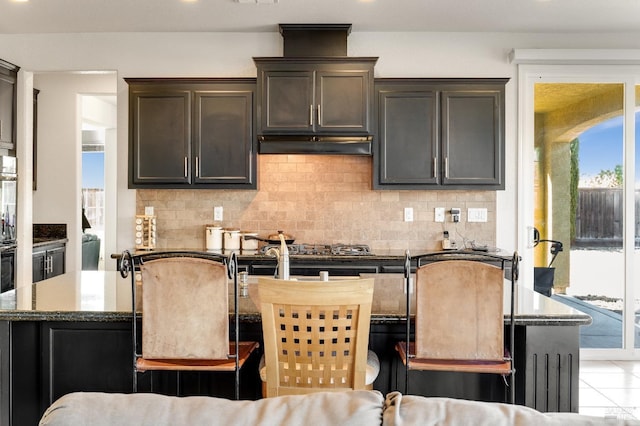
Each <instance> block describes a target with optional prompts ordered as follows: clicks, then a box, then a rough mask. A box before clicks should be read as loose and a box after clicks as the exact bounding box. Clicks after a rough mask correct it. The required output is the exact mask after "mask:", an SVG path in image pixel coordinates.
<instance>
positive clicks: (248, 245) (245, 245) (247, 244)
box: [240, 231, 258, 252]
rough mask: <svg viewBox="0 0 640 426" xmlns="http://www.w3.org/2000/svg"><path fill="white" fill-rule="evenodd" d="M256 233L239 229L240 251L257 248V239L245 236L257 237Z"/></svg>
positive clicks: (249, 250)
mask: <svg viewBox="0 0 640 426" xmlns="http://www.w3.org/2000/svg"><path fill="white" fill-rule="evenodd" d="M257 236H258V233H257V232H253V231H240V245H241V246H242V251H246V252H251V251H256V250H258V240H256V239H254V238H247V237H257Z"/></svg>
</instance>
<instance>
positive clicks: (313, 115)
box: [254, 58, 376, 135]
mask: <svg viewBox="0 0 640 426" xmlns="http://www.w3.org/2000/svg"><path fill="white" fill-rule="evenodd" d="M254 61H255V62H256V65H257V67H258V96H259V102H258V123H259V129H258V134H259V135H262V134H264V135H268V134H306V135H313V134H318V133H320V134H328V135H330V134H360V135H366V134H369V133H370V132H371V130H372V129H371V126H372V123H373V120H372V99H373V66H374V64H375V62H376V59H371V58H369V59H363V60H357V59H355V58H326V59H318V58H295V59H292V58H254Z"/></svg>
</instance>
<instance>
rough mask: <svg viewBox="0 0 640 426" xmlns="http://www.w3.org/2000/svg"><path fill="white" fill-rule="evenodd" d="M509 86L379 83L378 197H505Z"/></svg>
mask: <svg viewBox="0 0 640 426" xmlns="http://www.w3.org/2000/svg"><path fill="white" fill-rule="evenodd" d="M507 81H508V79H377V80H376V83H375V93H376V114H377V117H378V130H377V139H378V145H377V149H376V151H375V155H374V188H376V189H467V190H469V189H483V190H489V189H493V190H497V189H504V146H505V141H504V87H505V84H506V82H507Z"/></svg>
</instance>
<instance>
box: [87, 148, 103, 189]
mask: <svg viewBox="0 0 640 426" xmlns="http://www.w3.org/2000/svg"><path fill="white" fill-rule="evenodd" d="M82 187H83V188H101V189H104V152H83V153H82Z"/></svg>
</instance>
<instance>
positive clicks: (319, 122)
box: [318, 104, 322, 126]
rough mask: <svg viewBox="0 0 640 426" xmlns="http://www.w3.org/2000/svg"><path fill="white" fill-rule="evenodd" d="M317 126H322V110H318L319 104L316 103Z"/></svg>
mask: <svg viewBox="0 0 640 426" xmlns="http://www.w3.org/2000/svg"><path fill="white" fill-rule="evenodd" d="M318 126H322V111H320V104H318Z"/></svg>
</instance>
